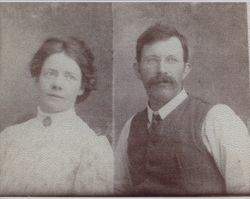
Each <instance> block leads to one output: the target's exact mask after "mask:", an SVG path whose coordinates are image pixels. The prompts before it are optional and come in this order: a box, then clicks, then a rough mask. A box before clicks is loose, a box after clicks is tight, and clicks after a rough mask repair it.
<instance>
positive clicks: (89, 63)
mask: <svg viewBox="0 0 250 199" xmlns="http://www.w3.org/2000/svg"><path fill="white" fill-rule="evenodd" d="M0 9H1V11H0V13H1V15H0V18H1V19H0V24H1V28H0V29H1V33H0V34H1V61H0V66H1V68H0V69H1V70H0V71H1V76H0V77H1V84H0V90H1V91H0V92H1V94H0V96H1V97H0V98H1V102H0V112H1V115H0V125H1V133H0V195H1V196H89V195H91V196H92V195H93V196H94V195H111V194H113V173H114V169H113V165H114V164H113V162H114V158H113V150H112V137H113V135H112V73H113V72H112V70H113V69H112V12H111V11H112V8H111V4H110V3H105V4H92V3H82V4H75V3H73V4H71V3H0Z"/></svg>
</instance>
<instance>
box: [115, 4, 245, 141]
mask: <svg viewBox="0 0 250 199" xmlns="http://www.w3.org/2000/svg"><path fill="white" fill-rule="evenodd" d="M246 10H247V9H246V4H245V3H113V26H114V33H113V38H114V46H113V49H114V64H113V67H114V96H115V99H114V105H115V106H114V107H115V109H114V117H115V124H116V127H115V130H116V135H117V137H118V136H119V133H120V130H121V128H122V126H123V125H124V122H125V121H126V120H127V119H128V118H129V117H131V116H132V115H133V114H134V113H135V112H137V111H139V110H141V109H142V108H143V107H145V104H146V96H145V92H144V89H143V86H142V84H141V82H140V81H139V80H137V79H136V76H135V75H134V72H133V67H132V65H133V62H134V61H135V45H136V39H137V38H138V36H139V35H140V34H141V32H143V31H144V30H145V29H146V28H147V27H148V26H149V25H151V24H153V23H154V22H157V21H161V22H165V23H167V24H170V25H173V26H175V27H176V28H177V29H178V30H179V31H180V32H182V33H183V34H184V35H186V37H187V39H188V43H189V47H190V51H191V56H190V63H191V64H192V66H193V69H192V71H191V73H190V74H189V76H188V77H187V79H186V82H185V83H186V84H185V85H186V86H185V88H186V90H187V91H188V92H190V93H192V94H193V95H195V96H198V97H200V98H203V99H205V100H208V101H210V102H218V103H225V104H227V105H229V106H230V107H231V108H232V109H233V110H234V111H235V112H236V113H237V114H238V115H239V116H240V117H241V118H242V119H243V120H244V121H245V122H247V119H248V118H249V71H248V42H247V12H246Z"/></svg>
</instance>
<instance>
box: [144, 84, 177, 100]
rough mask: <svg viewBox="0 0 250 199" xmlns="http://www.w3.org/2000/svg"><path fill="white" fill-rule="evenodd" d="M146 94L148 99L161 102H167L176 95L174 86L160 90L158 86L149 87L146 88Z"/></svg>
mask: <svg viewBox="0 0 250 199" xmlns="http://www.w3.org/2000/svg"><path fill="white" fill-rule="evenodd" d="M147 95H148V97H149V99H152V100H154V101H158V102H162V103H167V102H169V101H170V100H171V99H172V98H174V97H175V96H176V95H177V90H176V89H174V88H168V89H165V90H161V89H160V88H158V89H157V88H154V87H151V88H148V89H147Z"/></svg>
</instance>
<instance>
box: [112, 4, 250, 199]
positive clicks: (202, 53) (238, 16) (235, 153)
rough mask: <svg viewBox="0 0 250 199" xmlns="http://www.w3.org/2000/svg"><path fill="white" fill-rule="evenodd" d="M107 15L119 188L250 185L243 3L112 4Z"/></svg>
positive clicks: (151, 191)
mask: <svg viewBox="0 0 250 199" xmlns="http://www.w3.org/2000/svg"><path fill="white" fill-rule="evenodd" d="M113 20H114V22H113V23H114V25H113V26H114V33H113V38H114V46H113V49H114V65H113V66H114V75H113V77H114V109H115V111H114V118H115V134H116V148H115V193H116V194H119V195H127V196H214V195H218V196H221V195H245V194H249V193H250V138H249V127H248V128H247V126H246V124H247V120H248V121H249V63H248V38H247V5H246V3H196V2H194V3H163V2H159V3H123V4H121V3H113ZM248 124H249V123H248Z"/></svg>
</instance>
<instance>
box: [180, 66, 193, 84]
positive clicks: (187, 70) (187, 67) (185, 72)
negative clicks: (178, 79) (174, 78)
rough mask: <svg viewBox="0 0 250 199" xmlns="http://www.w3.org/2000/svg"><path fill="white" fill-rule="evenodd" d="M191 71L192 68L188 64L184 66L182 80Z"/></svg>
mask: <svg viewBox="0 0 250 199" xmlns="http://www.w3.org/2000/svg"><path fill="white" fill-rule="evenodd" d="M191 69H192V66H191V64H190V63H185V64H184V72H183V76H182V80H184V79H185V78H186V77H187V75H188V74H189V73H190V71H191Z"/></svg>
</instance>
